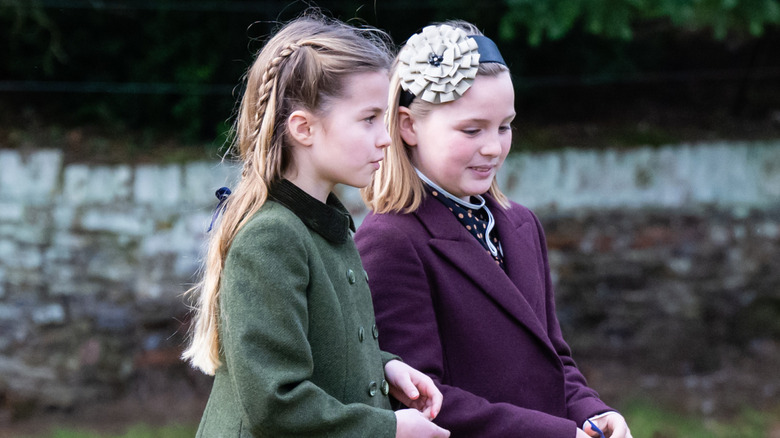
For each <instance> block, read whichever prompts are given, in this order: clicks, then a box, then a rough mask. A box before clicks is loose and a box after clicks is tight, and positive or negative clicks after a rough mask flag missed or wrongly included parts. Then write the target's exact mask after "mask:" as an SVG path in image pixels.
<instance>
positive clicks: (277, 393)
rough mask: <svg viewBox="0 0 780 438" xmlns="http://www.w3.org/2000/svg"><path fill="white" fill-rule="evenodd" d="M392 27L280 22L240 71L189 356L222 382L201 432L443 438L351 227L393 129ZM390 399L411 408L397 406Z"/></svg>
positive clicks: (428, 386)
mask: <svg viewBox="0 0 780 438" xmlns="http://www.w3.org/2000/svg"><path fill="white" fill-rule="evenodd" d="M386 39H387V37H386V35H385V34H383V33H381V32H380V31H378V30H376V29H357V28H354V27H351V26H348V25H346V24H344V23H341V22H339V21H336V20H329V19H326V18H324V17H321V16H304V17H301V18H299V19H296V20H294V21H292V22H290V23H288V24H287V25H285V26H284V27H283V28H282V29H281V30H279V32H278V33H276V34H275V35H274V36H273V37H272V38H271V39H270V40H269V41H268V42H267V43H266V44H265V46H264V47H263V49H262V50H261V51H260V53H259V54H258V56H257V58H256V60H255V61H254V63H253V65H252V66H251V68H250V69H249V71H248V73H247V75H246V91H245V93H244V95H243V97H242V100H241V105H240V108H239V113H238V117H237V120H236V124H235V131H236V133H235V141H234V145H233V146H234V149H235V152H236V153H237V155H238V157H239V158H240V160H241V162H242V163H243V172H242V175H241V178H240V181H239V182H238V184H237V186H236V187H235V190H233V193H232V194H231V195H230V196H229V197H227V199H226V200H225V202H224V204H223V205H221V206H220V207H218V208H219V209H220V210H222V214H223V216H222V218H221V220H220V221H219V222H218V223H217V224H216V226H215V227H214V229H213V230H212V231H211V235H210V240H209V245H208V253H207V256H206V262H205V266H204V269H203V273H202V278H201V280H200V282H199V283H198V284H197V285H196V286H195V287H194V288H193V289H192V290H191V293H192V294H193V295H194V296H195V298H196V305H195V309H194V310H195V316H194V324H193V329H192V333H191V341H190V344H189V346H188V348H187V349H186V350H185V352H184V354H183V357H184V358H185V359H187V360H189V361H190V362H191V363H192V365H193V366H194V367H196V368H198V369H200V370H201V371H203V372H204V373H206V374H211V375H214V384H213V388H212V390H211V395H210V397H209V400H208V402H207V405H206V409H205V412H204V414H203V417H202V419H201V423H200V427H199V429H198V435H197V436H198V437H209V438H211V437H291V436H309V437H319V436H322V437H324V436H328V437H367V436H370V437H412V436H414V437H446V436H449V432H447V431H446V430H444V429H441V428H440V427H438V426H436V425H435V424H434V423H433V422H431V421H430V420H432V419H433V418H434V417H436V415H437V414H438V412H439V409H440V407H441V402H442V397H441V393H440V392H439V391H438V389H437V388H436V387H435V385H434V384H433V382H432V380H431V379H430V378H429V377H427V376H426V375H424V374H423V373H421V372H419V371H417V370H414V369H413V368H411V367H409V366H408V365H406V364H404V363H403V362H401V361H400V360H398V357H396V356H393V355H391V354H389V353H385V352H382V351H380V349H379V346H378V341H377V340H378V336H379V333H378V330H377V327H376V325H375V320H374V312H373V307H372V303H371V295H370V292H369V290H368V277H367V275H366V273H365V271H364V270H363V267H362V264H361V262H360V258H359V256H358V253H357V250H356V248H355V245H354V242H353V240H352V234H351V232H352V231H354V224H353V222H352V218H351V217H350V215H349V213H348V212H347V211H346V209H345V208H344V206H343V205H342V204H341V202H339V200H338V199H337V198H336V196H335V195H334V194H333V193H332V189H333V187H334V186H335V185H336V184H338V183H341V184H347V185H351V186H356V187H363V186H365V185H366V184H368V183H369V181H370V180H371V176H372V174H373V173H374V171H375V170H376V169H377V168H378V167H379V162H380V160H381V159H382V156H383V152H382V151H383V149H384V148H385V147H387V146H388V145H389V143H390V137H389V135H388V133H387V131H386V128H385V126H384V124H383V122H382V118H383V114H384V112H385V108H386V106H387V94H388V90H389V74H388V70H389V67H390V62H391V55H390V54H389V50H388V47H387V44H386V42H385V41H386ZM390 395H392V396H393V397H395V398H396V399H397V400H398V401H400V402H402V403H403V404H405V405H406V406H408V407H409V409H402V410H398V411H396V412H393V411H392V410H391V405H390V399H389V396H390Z"/></svg>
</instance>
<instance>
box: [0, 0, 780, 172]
mask: <svg viewBox="0 0 780 438" xmlns="http://www.w3.org/2000/svg"><path fill="white" fill-rule="evenodd" d="M310 6H317V7H320V8H321V9H323V10H324V11H325V12H326V13H327V14H329V15H332V16H334V17H337V18H340V19H343V20H353V22H354V23H364V24H369V25H373V26H377V27H380V28H382V29H385V30H387V31H388V32H389V33H390V35H391V36H392V38H393V39H394V41H395V42H396V43H398V44H400V43H402V42H403V41H404V40H405V39H406V38H407V37H408V36H409V35H411V34H412V33H413V32H415V31H416V30H418V29H419V28H421V27H422V26H424V25H426V24H427V23H429V22H431V21H437V20H446V19H451V18H460V19H465V20H468V21H472V22H474V23H476V24H477V25H478V26H479V27H480V28H481V29H483V31H484V32H485V33H486V34H487V35H488V36H491V37H493V38H494V39H495V40H497V42H498V44H499V46H500V48H501V49H502V52H503V54H504V57H505V58H506V59H507V61H508V62H509V64H510V66H511V69H512V73H513V75H514V80H515V86H516V88H517V94H518V99H517V106H518V112H519V114H520V118H519V119H518V122H517V125H518V127H519V128H520V129H519V130H518V135H516V140H515V146H516V148H515V149H516V150H518V149H526V150H528V149H530V150H540V149H547V148H557V147H569V146H572V147H605V146H624V145H629V146H630V145H637V144H651V145H654V144H655V145H657V144H667V143H674V142H682V141H696V140H711V139H724V138H725V139H751V138H756V137H777V136H778V135H780V50H778V49H780V27H779V26H778V24H780V1H778V0H587V1H583V0H488V1H480V2H479V4H478V5H477V4H476V3H475V2H474V1H471V0H414V1H412V0H398V1H380V0H374V1H355V0H341V1H337V0H322V1H318V2H316V5H315V4H314V2H304V1H296V2H285V1H274V0H231V1H203V0H199V1H185V0H135V1H133V0H0V48H1V49H0V50H2V51H3V52H2V54H0V120H2V122H0V142H2V145H3V147H23V146H24V145H27V144H40V143H46V144H48V145H49V146H54V147H62V148H64V149H66V150H67V152H68V155H67V158H68V159H73V160H83V159H92V160H123V159H126V158H127V157H128V156H131V157H137V156H143V155H145V154H150V153H153V152H154V151H155V150H160V149H161V148H160V145H168V146H170V148H169V152H170V151H171V150H174V149H176V150H178V148H179V147H184V148H185V150H184V152H179V155H183V156H182V157H178V156H174V159H176V158H186V157H189V156H191V155H193V154H195V155H200V156H202V155H203V154H204V153H205V154H211V153H213V152H214V150H215V149H217V148H219V146H221V145H222V144H223V143H224V140H225V136H226V134H227V132H228V129H229V126H230V123H231V115H232V112H233V109H234V107H235V102H236V100H237V98H238V96H239V94H240V92H241V86H240V83H241V76H242V74H243V73H244V71H245V70H246V68H247V66H248V65H249V64H250V63H251V61H252V56H253V54H254V53H255V52H256V51H257V50H258V49H259V48H260V47H261V45H262V42H263V40H264V38H265V37H266V36H267V35H269V33H271V32H272V31H273V29H274V28H275V27H276V26H277V25H278V23H280V22H284V21H287V20H289V19H291V18H293V17H295V16H296V15H298V14H300V13H301V12H302V11H303V10H305V9H306V8H307V7H310Z"/></svg>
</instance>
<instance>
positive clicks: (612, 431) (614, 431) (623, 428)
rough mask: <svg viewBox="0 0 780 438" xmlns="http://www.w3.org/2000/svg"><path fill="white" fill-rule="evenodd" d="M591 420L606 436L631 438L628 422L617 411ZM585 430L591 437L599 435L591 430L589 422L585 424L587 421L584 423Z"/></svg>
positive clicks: (610, 437)
mask: <svg viewBox="0 0 780 438" xmlns="http://www.w3.org/2000/svg"><path fill="white" fill-rule="evenodd" d="M591 421H593V422H594V423H596V426H598V427H599V429H601V431H602V432H604V436H606V437H609V438H633V436H632V435H631V430H629V428H628V424H627V423H626V419H625V418H623V416H622V415H620V414H618V413H617V412H613V413H611V414H607V415H605V416H603V417H600V418H597V419H595V420H591ZM585 432H586V433H587V434H588V435H590V436H592V437H597V436H599V433H598V432H596V431H595V430H593V428H591V427H590V424H587V422H586V425H585Z"/></svg>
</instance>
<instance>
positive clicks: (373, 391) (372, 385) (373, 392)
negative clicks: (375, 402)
mask: <svg viewBox="0 0 780 438" xmlns="http://www.w3.org/2000/svg"><path fill="white" fill-rule="evenodd" d="M376 389H377V384H376V382H374V381H373V380H372V381H371V383H369V384H368V395H370V396H371V397H373V396H375V395H376Z"/></svg>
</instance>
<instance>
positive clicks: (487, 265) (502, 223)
mask: <svg viewBox="0 0 780 438" xmlns="http://www.w3.org/2000/svg"><path fill="white" fill-rule="evenodd" d="M490 208H491V212H493V215H494V217H495V218H496V225H497V226H498V229H499V233H501V230H505V231H504V233H503V234H500V235H499V237H500V239H501V244H502V247H503V248H504V252H505V254H507V252H508V248H510V247H517V245H518V242H517V240H518V237H517V234H518V233H516V232H515V231H516V228H517V225H515V224H514V223H513V222H512V221H511V220H510V218H509V217H508V216H507V215H506V214H504V213H503V211H502V212H499V214H496V211H495V210H500V209H501V208H500V207H498V206H494V205H491V206H490ZM416 215H417V216H418V217H419V219H420V221H421V222H422V223H423V225H425V227H426V229H427V230H428V232H429V233H430V235H431V239H430V245H431V247H432V248H433V250H434V251H436V252H437V253H438V254H440V255H441V256H442V257H443V258H444V259H445V260H447V261H448V262H449V263H451V264H452V265H453V266H454V267H455V268H456V269H458V270H460V271H462V272H464V274H465V275H466V276H467V277H469V278H471V279H472V281H474V283H475V284H477V286H478V287H479V288H480V289H481V290H482V291H483V292H484V293H485V294H486V295H487V296H488V297H490V298H491V299H492V300H493V301H494V302H495V303H496V304H497V305H498V306H500V307H502V308H504V309H505V310H506V311H507V312H508V313H509V314H510V315H511V316H512V317H513V318H514V319H516V320H517V321H518V322H520V323H521V324H522V325H523V326H525V327H526V328H527V329H528V330H529V331H530V332H531V333H533V334H534V335H535V336H536V337H538V338H539V339H540V340H541V341H542V342H543V343H544V344H545V345H547V346H548V347H549V348H551V349H553V350H554V348H553V346H552V344H551V343H550V340H549V338H548V336H547V332H546V330H545V329H544V327H543V326H542V324H541V322H540V321H539V319H538V318H537V317H536V313H535V309H534V308H533V307H532V306H531V305H530V304H529V302H528V300H527V299H526V297H525V296H524V295H523V294H522V293H521V291H520V290H519V289H518V287H517V285H516V284H515V283H513V281H512V280H514V279H515V278H517V277H519V275H516V271H517V273H519V270H520V269H519V268H521V266H516V265H515V266H512V265H511V264H510V263H507V264H506V269H507V272H506V273H505V272H504V271H503V270H502V269H501V268H500V267H499V266H498V264H496V262H495V261H494V260H493V258H492V257H490V256H489V255H487V254H486V253H485V249H484V248H482V246H481V245H480V244H479V242H477V241H476V239H474V237H473V236H472V235H471V234H469V233H468V231H466V230H465V229H464V228H463V226H462V225H461V224H460V223H459V222H458V221H457V220H456V219H455V218H454V217H453V216H452V212H450V211H449V210H448V209H447V208H446V207H445V206H444V205H443V204H441V203H440V202H438V201H436V200H435V199H432V198H431V197H427V198H426V199H425V201H423V205H421V206H420V208H419V209H418V210H417V212H416ZM523 246H527V245H523ZM512 251H517V250H516V249H513V250H512ZM508 254H510V256H511V254H512V252H511V251H509V252H508ZM507 259H509V257H507ZM515 259H516V258H515ZM505 261H508V260H505ZM526 268H528V267H526ZM533 268H536V267H535V266H534V267H533ZM510 269H511V270H510Z"/></svg>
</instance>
